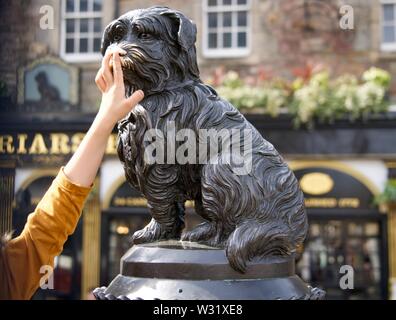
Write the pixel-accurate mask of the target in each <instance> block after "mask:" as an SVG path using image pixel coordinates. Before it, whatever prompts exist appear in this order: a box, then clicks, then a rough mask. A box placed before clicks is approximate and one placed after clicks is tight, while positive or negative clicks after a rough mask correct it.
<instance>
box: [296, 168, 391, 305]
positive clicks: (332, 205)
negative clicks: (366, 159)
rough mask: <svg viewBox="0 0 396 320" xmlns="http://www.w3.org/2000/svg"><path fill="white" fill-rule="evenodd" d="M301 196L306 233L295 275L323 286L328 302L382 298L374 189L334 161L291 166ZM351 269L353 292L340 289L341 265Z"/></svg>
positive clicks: (384, 283)
mask: <svg viewBox="0 0 396 320" xmlns="http://www.w3.org/2000/svg"><path fill="white" fill-rule="evenodd" d="M290 165H291V167H292V168H293V169H294V172H295V175H296V177H297V179H298V180H299V182H300V186H301V188H302V190H303V192H304V195H305V205H306V208H307V213H308V218H309V233H308V237H307V239H306V241H305V243H304V253H303V254H302V257H301V258H300V260H299V262H298V270H299V273H300V275H301V276H302V277H303V278H304V279H305V280H306V281H307V282H309V283H312V284H313V285H315V286H320V287H322V288H325V289H326V291H327V298H328V299H386V298H387V296H388V256H387V219H386V218H387V216H386V214H383V213H380V212H379V211H378V208H377V207H376V206H375V204H374V201H373V200H374V195H375V194H376V193H378V189H377V188H376V186H375V185H374V184H373V183H372V182H371V181H370V180H369V179H367V177H365V176H364V175H363V174H362V173H361V172H359V171H357V170H354V169H353V167H351V166H347V165H345V164H342V163H340V162H337V161H319V162H304V161H302V162H292V163H291V164H290ZM345 265H346V266H351V267H352V268H353V283H351V286H352V287H353V288H347V289H344V290H343V289H342V288H341V286H340V279H341V277H342V276H344V273H345V271H342V270H343V269H342V268H341V267H342V266H345Z"/></svg>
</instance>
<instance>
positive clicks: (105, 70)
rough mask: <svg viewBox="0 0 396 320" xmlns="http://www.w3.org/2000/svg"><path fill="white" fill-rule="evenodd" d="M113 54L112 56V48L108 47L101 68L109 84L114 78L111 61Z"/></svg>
mask: <svg viewBox="0 0 396 320" xmlns="http://www.w3.org/2000/svg"><path fill="white" fill-rule="evenodd" d="M111 56H112V51H111V50H110V49H108V50H107V51H106V53H105V56H104V57H103V60H102V68H101V69H102V72H103V76H104V79H105V80H106V82H107V84H108V85H111V82H112V80H113V79H112V78H113V75H112V74H111V70H110V63H109V62H110V59H111Z"/></svg>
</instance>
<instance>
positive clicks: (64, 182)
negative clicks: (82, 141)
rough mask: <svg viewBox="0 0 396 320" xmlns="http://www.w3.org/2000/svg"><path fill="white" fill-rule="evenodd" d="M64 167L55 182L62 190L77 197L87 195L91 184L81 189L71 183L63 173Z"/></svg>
mask: <svg viewBox="0 0 396 320" xmlns="http://www.w3.org/2000/svg"><path fill="white" fill-rule="evenodd" d="M63 169H64V167H62V168H60V170H59V172H58V175H57V176H56V178H55V182H56V183H57V184H58V185H59V186H60V187H61V188H62V189H64V190H66V191H68V192H70V193H73V194H78V195H88V193H89V192H90V191H91V189H92V187H93V184H92V185H91V186H90V187H83V186H80V185H78V184H75V183H73V182H72V181H70V179H69V178H68V177H67V176H66V174H65V172H64V170H63Z"/></svg>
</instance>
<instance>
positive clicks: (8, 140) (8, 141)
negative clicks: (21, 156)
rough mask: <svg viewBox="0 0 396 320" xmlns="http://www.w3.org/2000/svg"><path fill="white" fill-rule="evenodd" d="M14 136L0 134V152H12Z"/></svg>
mask: <svg viewBox="0 0 396 320" xmlns="http://www.w3.org/2000/svg"><path fill="white" fill-rule="evenodd" d="M13 142H14V138H13V137H12V136H10V135H4V136H0V153H13V152H14V146H13Z"/></svg>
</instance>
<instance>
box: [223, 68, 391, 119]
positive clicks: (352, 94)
mask: <svg viewBox="0 0 396 320" xmlns="http://www.w3.org/2000/svg"><path fill="white" fill-rule="evenodd" d="M390 80H391V77H390V75H389V73H388V72H386V71H385V70H381V69H378V68H374V67H373V68H370V69H369V70H367V71H365V72H364V73H363V75H362V80H361V81H359V80H358V79H357V78H356V77H355V76H353V75H342V76H340V77H338V78H336V79H330V76H329V73H328V72H326V71H322V72H318V73H315V74H313V75H312V77H311V78H310V79H308V80H304V79H302V78H297V79H295V80H294V81H293V82H291V83H288V82H286V81H283V80H279V79H278V80H276V81H271V82H266V83H262V84H260V85H256V86H251V85H250V86H249V85H247V84H245V83H244V82H243V81H242V79H241V78H240V77H239V75H238V74H237V73H236V72H233V71H231V72H229V73H227V74H226V75H225V77H224V79H223V82H222V84H221V85H220V86H219V87H217V91H218V93H219V94H220V95H221V96H222V97H224V98H226V99H227V100H229V101H230V102H231V103H232V104H233V105H234V106H236V107H237V108H239V109H243V111H247V112H249V110H252V109H253V108H254V110H255V111H257V109H260V111H261V112H262V113H265V114H269V115H271V116H273V117H276V116H278V115H279V114H280V113H281V112H282V111H283V110H285V111H287V112H288V113H290V114H291V115H293V118H294V122H295V124H296V125H297V126H299V125H301V124H306V125H308V126H312V125H313V122H314V120H315V119H317V120H319V121H320V122H326V123H332V122H333V121H335V120H336V119H340V118H343V117H348V118H349V119H350V120H351V121H353V120H355V119H358V118H365V117H367V116H368V115H369V114H376V113H381V112H386V111H387V110H388V103H387V102H386V98H385V97H386V91H387V89H388V87H389V84H390Z"/></svg>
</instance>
